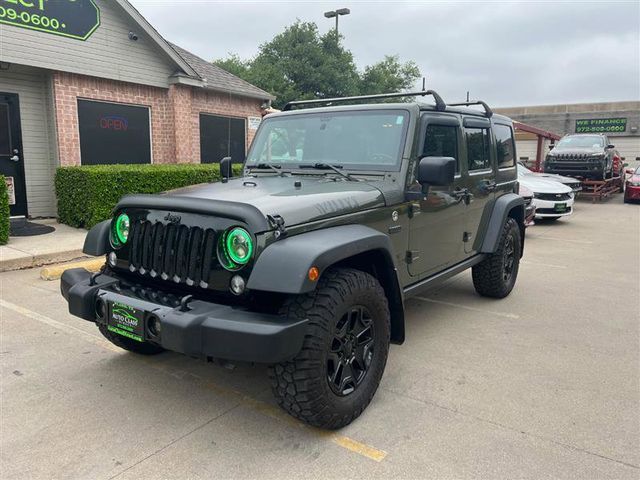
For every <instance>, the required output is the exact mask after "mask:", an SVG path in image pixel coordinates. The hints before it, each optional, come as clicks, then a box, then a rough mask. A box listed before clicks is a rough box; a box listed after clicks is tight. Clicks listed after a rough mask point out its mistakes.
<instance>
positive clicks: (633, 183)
mask: <svg viewBox="0 0 640 480" xmlns="http://www.w3.org/2000/svg"><path fill="white" fill-rule="evenodd" d="M627 173H631V176H630V177H629V178H627V181H626V182H625V185H624V203H629V202H638V201H640V166H638V168H636V169H635V171H634V170H627Z"/></svg>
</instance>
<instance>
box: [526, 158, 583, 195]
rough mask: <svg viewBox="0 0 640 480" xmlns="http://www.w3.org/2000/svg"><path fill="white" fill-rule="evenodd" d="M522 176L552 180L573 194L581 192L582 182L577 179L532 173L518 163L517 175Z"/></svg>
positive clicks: (552, 174) (553, 174)
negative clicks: (567, 188) (569, 189)
mask: <svg viewBox="0 0 640 480" xmlns="http://www.w3.org/2000/svg"><path fill="white" fill-rule="evenodd" d="M520 173H522V174H524V175H532V176H534V177H536V178H544V179H545V180H553V181H556V182H560V183H563V184H565V185H566V186H567V187H569V188H571V190H573V193H578V192H579V191H580V190H582V182H580V180H578V179H577V178H573V177H565V176H564V175H556V174H555V173H545V172H534V171H533V170H529V169H528V168H527V167H526V166H525V165H523V164H522V163H518V174H520Z"/></svg>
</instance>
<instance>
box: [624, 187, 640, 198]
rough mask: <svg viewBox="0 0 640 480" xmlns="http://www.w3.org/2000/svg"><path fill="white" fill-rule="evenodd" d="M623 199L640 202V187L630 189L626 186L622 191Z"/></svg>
mask: <svg viewBox="0 0 640 480" xmlns="http://www.w3.org/2000/svg"><path fill="white" fill-rule="evenodd" d="M624 198H626V199H627V200H640V187H632V186H631V185H629V184H627V186H626V187H625V190H624Z"/></svg>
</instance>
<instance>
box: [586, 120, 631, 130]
mask: <svg viewBox="0 0 640 480" xmlns="http://www.w3.org/2000/svg"><path fill="white" fill-rule="evenodd" d="M626 129H627V119H626V118H590V119H588V120H576V133H610V132H611V133H619V132H624V131H625V130H626Z"/></svg>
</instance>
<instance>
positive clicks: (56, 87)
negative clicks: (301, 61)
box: [0, 0, 272, 217]
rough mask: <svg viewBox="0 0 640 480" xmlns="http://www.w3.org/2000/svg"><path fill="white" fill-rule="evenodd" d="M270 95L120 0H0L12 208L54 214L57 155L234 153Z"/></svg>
mask: <svg viewBox="0 0 640 480" xmlns="http://www.w3.org/2000/svg"><path fill="white" fill-rule="evenodd" d="M271 99H272V96H271V95H270V94H268V93H267V92H265V91H263V90H261V89H259V88H257V87H255V86H253V85H251V84H249V83H247V82H245V81H244V80H241V79H239V78H238V77H235V76H234V75H231V74H230V73H228V72H226V71H224V70H222V69H220V68H218V67H216V66H214V65H212V64H210V63H208V62H206V61H205V60H203V59H201V58H199V57H197V56H195V55H193V54H191V53H190V52H188V51H186V50H184V49H182V48H180V47H178V46H177V45H173V44H171V43H169V42H167V41H166V40H165V39H164V38H162V37H161V36H160V35H159V34H158V32H156V31H155V30H154V29H153V27H152V26H151V25H149V24H148V22H147V21H146V20H145V19H144V18H143V17H142V16H141V15H140V13H139V12H138V11H137V10H136V9H135V8H134V7H133V6H132V5H131V4H129V3H128V2H127V1H126V0H74V1H68V0H61V1H57V2H36V1H34V2H32V1H26V0H25V1H23V0H17V1H16V2H2V4H0V174H4V175H5V176H6V177H9V184H10V188H11V189H12V190H13V195H12V197H13V198H12V200H13V203H14V204H13V205H12V206H11V214H12V215H15V216H19V215H28V216H31V217H42V216H54V215H55V213H56V208H55V196H54V188H53V179H54V173H55V169H56V167H57V166H60V165H63V166H67V165H95V164H115V163H140V164H144V163H176V162H180V163H188V162H193V163H198V162H203V163H210V162H217V161H219V160H220V159H221V158H222V157H225V156H231V157H232V158H233V159H234V161H242V160H243V159H244V155H245V153H246V148H247V146H248V145H249V144H250V142H251V140H252V138H253V135H254V133H255V130H256V128H257V125H258V124H259V122H260V118H261V111H262V109H263V108H264V106H265V105H266V104H268V103H269V101H270V100H271Z"/></svg>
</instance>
